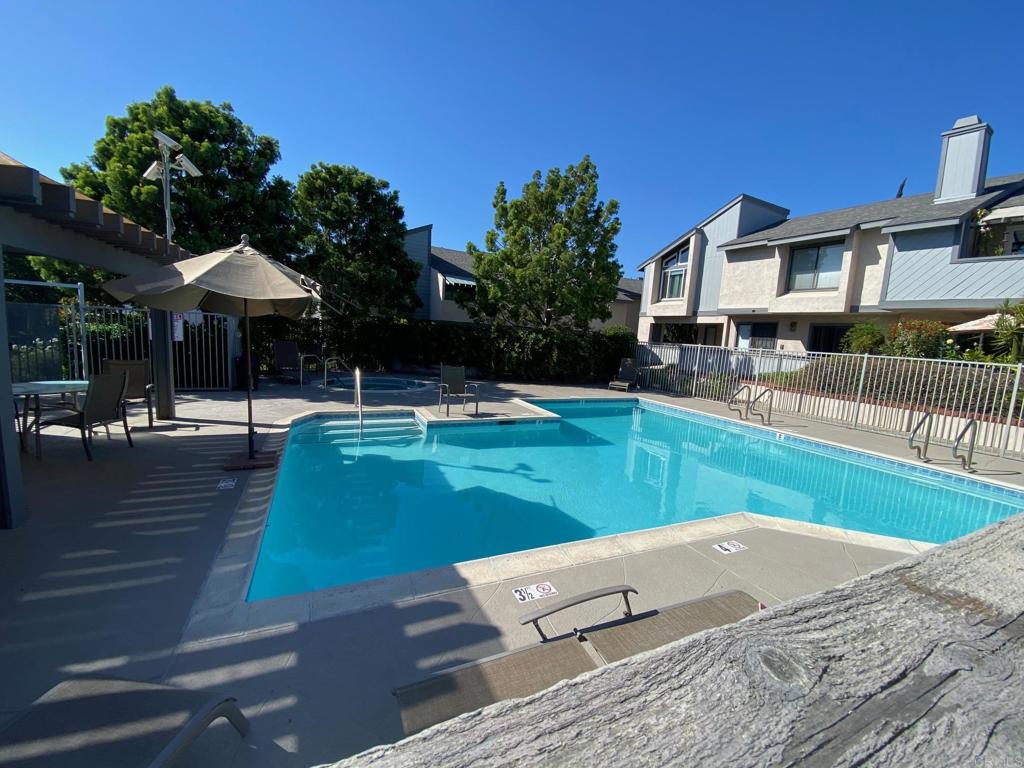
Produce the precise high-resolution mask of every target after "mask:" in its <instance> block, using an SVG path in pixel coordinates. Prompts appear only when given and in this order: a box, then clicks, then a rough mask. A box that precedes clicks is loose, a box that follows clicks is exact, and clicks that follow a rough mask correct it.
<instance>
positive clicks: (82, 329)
mask: <svg viewBox="0 0 1024 768" xmlns="http://www.w3.org/2000/svg"><path fill="white" fill-rule="evenodd" d="M76 288H77V293H78V332H79V335H80V336H81V337H82V338H81V344H80V345H79V346H80V347H81V349H82V355H81V357H82V359H81V360H80V361H77V360H76V361H75V362H76V364H77V363H79V362H81V365H82V375H81V376H79V377H78V378H79V379H87V378H89V353H88V350H87V346H86V338H85V336H86V325H85V284H84V283H78V285H77V286H76Z"/></svg>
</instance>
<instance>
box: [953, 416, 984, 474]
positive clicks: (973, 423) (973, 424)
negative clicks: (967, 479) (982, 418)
mask: <svg viewBox="0 0 1024 768" xmlns="http://www.w3.org/2000/svg"><path fill="white" fill-rule="evenodd" d="M967 430H970V431H971V442H970V443H968V445H967V455H966V456H961V455H960V454H959V453H958V452H957V449H958V448H959V447H960V443H961V442H962V441H963V439H964V437H965V436H966V435H967ZM977 439H978V420H977V419H970V420H969V421H968V422H967V425H966V426H965V427H964V428H963V429H961V430H960V434H959V435H957V436H956V440H954V441H953V448H952V452H953V458H954V459H957V460H959V462H960V468H961V469H966V470H967V471H968V472H976V471H977V470H974V469H971V465H972V464H974V443H975V442H976V441H977Z"/></svg>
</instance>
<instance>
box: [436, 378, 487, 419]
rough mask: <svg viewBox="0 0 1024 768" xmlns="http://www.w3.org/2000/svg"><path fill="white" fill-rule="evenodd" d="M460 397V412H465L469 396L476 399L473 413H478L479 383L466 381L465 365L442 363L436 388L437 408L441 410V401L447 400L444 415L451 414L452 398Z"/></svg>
mask: <svg viewBox="0 0 1024 768" xmlns="http://www.w3.org/2000/svg"><path fill="white" fill-rule="evenodd" d="M453 397H461V398H462V412H463V413H465V412H466V403H467V401H468V400H469V398H471V397H472V398H475V399H476V411H475V412H474V413H475V415H477V416H479V415H480V385H479V384H473V383H467V382H466V366H464V365H442V366H441V384H440V386H439V387H438V390H437V410H438V411H440V410H441V403H442V401H445V402H447V408H446V410H445V416H451V413H452V398H453Z"/></svg>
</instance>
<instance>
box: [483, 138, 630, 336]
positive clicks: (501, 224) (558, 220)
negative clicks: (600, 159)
mask: <svg viewBox="0 0 1024 768" xmlns="http://www.w3.org/2000/svg"><path fill="white" fill-rule="evenodd" d="M493 206H494V228H493V229H491V230H489V231H488V232H487V234H486V236H485V238H484V246H485V250H481V249H480V248H477V247H476V246H475V245H474V244H473V243H469V244H468V245H467V246H466V250H467V251H468V252H469V253H471V254H472V255H473V267H474V270H475V271H476V279H477V292H476V298H475V299H474V301H473V302H472V304H471V305H470V306H469V308H470V311H471V313H472V314H473V315H474V316H475V317H484V318H488V319H492V320H497V321H499V322H505V323H511V324H515V325H532V326H541V327H545V328H548V327H552V326H563V327H573V328H586V327H587V326H588V325H589V323H590V321H591V320H607V319H608V318H609V317H610V316H611V312H610V310H609V309H608V305H609V303H610V302H611V301H612V300H613V299H614V298H615V290H616V285H617V284H618V282H619V279H620V278H621V277H622V267H621V266H620V265H619V263H618V262H617V261H616V260H615V251H616V245H615V236H616V235H617V234H618V232H619V228H620V226H621V223H620V221H619V218H618V211H619V204H618V202H617V201H615V200H609V201H608V202H607V203H604V202H601V201H599V200H598V199H597V166H596V165H594V163H593V161H592V160H591V159H590V157H589V155H588V156H584V158H583V160H582V161H580V163H579V164H578V165H570V166H568V167H567V168H566V169H565V171H564V172H563V171H562V170H560V169H558V168H552V169H551V170H549V171H548V172H547V175H546V176H544V177H542V176H541V172H540V171H535V172H534V174H533V177H532V178H531V179H530V181H529V182H527V183H526V184H525V185H523V193H522V196H521V197H519V198H518V199H515V200H509V199H508V195H507V193H506V190H505V183H504V182H500V183H499V184H498V188H497V190H496V191H495V193H494V201H493Z"/></svg>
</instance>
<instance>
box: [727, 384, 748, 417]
mask: <svg viewBox="0 0 1024 768" xmlns="http://www.w3.org/2000/svg"><path fill="white" fill-rule="evenodd" d="M744 389H745V390H747V408H748V410H749V408H750V395H751V394H752V392H751V391H750V385H749V384H741V385H740V386H739V387H737V388H736V391H735V392H733V393H732V395H731V396H730V397H729V399H728V401H726V403H725V407H726V408H728V409H729V410H730V411H736V413H738V414H739V415H740V418H741V419H746V418H749V416H750V414H749V412H748V413H744V412H743V409H741V408H734V407H733V406H734V405H735V404H736V398H738V397H739V396H740V392H742V391H743V390H744Z"/></svg>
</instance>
